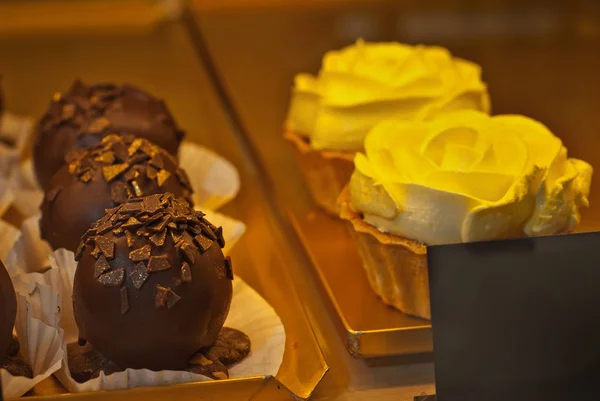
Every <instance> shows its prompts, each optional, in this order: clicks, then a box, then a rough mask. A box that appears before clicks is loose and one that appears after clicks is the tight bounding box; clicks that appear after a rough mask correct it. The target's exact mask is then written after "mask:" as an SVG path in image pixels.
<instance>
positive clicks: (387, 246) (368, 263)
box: [338, 186, 431, 319]
mask: <svg viewBox="0 0 600 401" xmlns="http://www.w3.org/2000/svg"><path fill="white" fill-rule="evenodd" d="M338 203H339V207H340V217H341V218H342V219H343V220H345V221H346V222H347V224H348V225H349V228H350V233H351V234H352V236H353V238H354V241H355V243H356V246H357V249H358V252H359V254H360V257H361V259H362V262H363V266H364V268H365V270H366V272H367V277H368V279H369V283H370V284H371V287H372V288H373V290H374V291H375V293H376V294H377V295H378V296H379V297H380V298H381V299H382V300H383V302H384V303H386V304H388V305H391V306H393V307H394V308H396V309H398V310H400V311H401V312H403V313H405V314H407V315H412V316H417V317H420V318H423V319H431V310H430V302H429V276H428V271H427V247H426V246H425V245H424V244H421V243H419V242H417V241H413V240H410V239H408V238H403V237H399V236H395V235H390V234H386V233H383V232H381V231H379V230H378V229H377V228H376V227H374V226H372V225H370V224H368V223H367V222H365V221H364V220H363V219H362V217H361V216H360V215H359V214H358V213H356V212H355V211H354V210H353V209H352V207H351V206H350V191H349V189H348V187H347V186H346V187H345V188H344V189H343V190H342V193H341V194H340V196H339V199H338Z"/></svg>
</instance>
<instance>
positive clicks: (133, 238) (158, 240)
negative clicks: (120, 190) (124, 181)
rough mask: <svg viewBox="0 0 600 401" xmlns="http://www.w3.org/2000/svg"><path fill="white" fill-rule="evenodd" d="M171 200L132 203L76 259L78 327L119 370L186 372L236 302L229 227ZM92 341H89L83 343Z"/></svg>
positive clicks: (89, 237) (115, 212)
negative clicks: (227, 255) (225, 236)
mask: <svg viewBox="0 0 600 401" xmlns="http://www.w3.org/2000/svg"><path fill="white" fill-rule="evenodd" d="M203 216H204V215H203V213H201V212H196V211H194V210H193V209H192V208H191V207H190V206H189V205H188V204H187V202H185V201H184V200H181V199H177V198H175V197H174V196H173V195H172V194H157V195H151V196H147V197H144V198H137V199H131V200H129V201H127V202H125V203H123V204H121V205H119V206H117V207H116V208H114V209H111V210H108V211H107V214H106V215H105V216H104V217H102V218H101V219H100V220H98V221H97V222H95V223H94V224H93V226H92V227H91V228H90V229H89V230H88V231H87V232H86V233H85V235H84V237H83V238H82V243H81V245H80V247H79V248H78V250H77V252H76V255H75V258H76V260H78V261H79V264H78V265H77V271H76V273H75V280H74V286H73V307H74V313H75V321H76V322H77V326H78V328H79V335H80V338H81V340H80V343H82V344H83V343H84V342H85V341H87V342H88V343H89V344H90V345H91V346H92V347H94V349H96V350H97V351H98V352H100V353H101V354H102V355H103V356H105V357H106V358H108V359H109V360H110V361H112V362H114V363H115V364H116V365H117V366H118V367H120V368H122V369H125V368H136V369H142V368H146V369H151V370H165V369H171V370H185V369H187V368H188V366H189V364H190V360H191V358H192V356H193V355H195V354H196V353H197V352H198V351H200V350H201V349H203V348H205V347H209V346H211V345H212V344H213V343H214V342H215V341H216V339H217V335H218V334H219V331H220V330H221V327H222V326H223V323H224V322H225V318H226V317H227V314H228V312H229V306H230V304H231V297H232V283H231V280H233V272H232V270H231V261H230V259H229V258H225V257H224V256H223V252H222V251H221V248H222V247H223V246H224V245H225V241H224V239H223V234H222V231H223V230H222V228H221V227H215V226H214V225H212V224H211V223H210V222H208V221H207V220H206V219H204V217H203ZM83 340H85V341H83Z"/></svg>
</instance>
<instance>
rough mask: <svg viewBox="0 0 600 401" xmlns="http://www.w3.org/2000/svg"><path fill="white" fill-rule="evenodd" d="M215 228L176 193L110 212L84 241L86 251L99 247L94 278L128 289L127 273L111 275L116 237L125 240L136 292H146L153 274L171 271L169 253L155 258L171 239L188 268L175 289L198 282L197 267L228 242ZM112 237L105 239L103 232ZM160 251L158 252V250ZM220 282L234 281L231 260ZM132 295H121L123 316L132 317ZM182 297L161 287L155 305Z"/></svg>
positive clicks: (139, 200) (220, 272) (137, 201)
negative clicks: (212, 249) (202, 257)
mask: <svg viewBox="0 0 600 401" xmlns="http://www.w3.org/2000/svg"><path fill="white" fill-rule="evenodd" d="M212 227H214V226H213V225H212V224H210V223H209V222H208V221H207V220H206V219H205V218H204V214H203V213H201V212H196V211H194V210H193V209H192V208H191V207H190V206H189V204H188V203H187V202H186V201H184V200H182V199H177V198H175V197H174V195H172V194H168V193H167V194H157V195H151V196H148V197H145V198H135V199H131V200H129V201H127V202H126V203H123V204H121V205H119V206H117V207H116V208H113V209H108V210H107V211H106V215H105V216H104V217H103V218H101V219H100V220H98V221H97V222H95V223H94V225H93V226H92V227H91V228H90V229H89V230H88V231H87V232H86V233H85V234H84V236H83V238H82V241H83V243H84V244H85V246H91V247H94V248H93V249H94V251H92V254H93V256H94V257H95V258H96V264H95V266H94V276H95V277H96V278H97V279H98V281H99V282H101V283H102V284H103V285H105V286H114V287H118V286H120V285H122V284H123V282H124V277H125V269H124V268H120V269H115V270H110V269H111V267H110V263H109V260H111V259H113V258H114V256H115V242H114V241H113V239H111V237H110V235H116V232H118V233H119V235H123V234H124V235H125V236H126V239H127V246H128V247H129V249H130V252H129V259H130V260H131V261H132V262H136V264H135V265H134V266H133V267H131V268H129V272H128V275H129V277H130V279H131V282H132V283H133V287H135V289H138V290H139V289H140V288H141V287H142V286H143V285H144V283H145V282H146V281H147V280H148V278H149V276H150V275H151V274H155V273H157V272H161V271H165V270H168V269H171V268H172V267H173V266H172V265H171V263H170V262H169V259H168V257H167V254H163V255H152V251H153V249H154V251H156V249H158V248H159V247H162V246H164V245H165V241H166V238H167V235H169V236H170V237H171V238H172V239H173V245H174V246H175V247H176V249H178V251H179V254H180V257H181V259H182V264H181V267H180V274H179V278H178V279H177V280H176V282H175V285H174V287H177V286H179V285H181V284H182V283H191V282H192V268H191V266H192V265H194V263H195V262H196V261H197V259H198V257H200V254H201V253H204V252H206V251H207V249H209V248H210V247H211V246H212V244H213V243H215V242H219V245H220V244H221V243H223V241H222V239H220V238H222V237H223V233H222V231H223V230H222V228H220V227H219V228H216V230H215V231H214V230H213V228H212ZM104 230H107V231H106V233H108V234H107V235H109V237H105V236H102V234H100V232H104ZM139 238H147V240H146V239H145V240H143V241H149V242H146V243H145V244H144V245H141V246H138V247H137V248H135V249H133V248H134V246H135V244H136V243H137V242H138V239H139ZM154 246H156V248H153V247H154ZM215 269H217V271H218V275H219V276H220V277H225V276H226V277H228V278H229V279H230V280H231V279H233V272H232V270H231V260H230V259H229V258H227V259H225V262H224V265H220V266H215ZM127 296H128V294H127V292H122V293H121V297H122V298H121V304H122V312H123V313H125V312H127V310H128V308H129V303H128V299H127ZM180 299H181V297H180V296H179V295H178V294H176V293H175V292H174V291H173V290H172V289H171V288H170V287H165V286H162V285H159V284H157V286H156V292H155V305H156V306H157V307H167V308H171V307H173V306H174V305H176V304H177V302H179V300H180Z"/></svg>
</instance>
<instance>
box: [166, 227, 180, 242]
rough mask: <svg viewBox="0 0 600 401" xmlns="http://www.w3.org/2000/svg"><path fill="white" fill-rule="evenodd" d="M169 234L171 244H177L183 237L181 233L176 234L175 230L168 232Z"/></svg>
mask: <svg viewBox="0 0 600 401" xmlns="http://www.w3.org/2000/svg"><path fill="white" fill-rule="evenodd" d="M169 234H171V238H172V239H173V243H174V244H177V243H178V242H181V241H182V240H183V236H182V235H181V233H179V232H177V230H174V229H171V230H169Z"/></svg>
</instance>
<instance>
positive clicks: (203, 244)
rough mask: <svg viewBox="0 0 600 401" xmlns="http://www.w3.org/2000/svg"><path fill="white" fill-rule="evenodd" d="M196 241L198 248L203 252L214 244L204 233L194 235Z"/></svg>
mask: <svg viewBox="0 0 600 401" xmlns="http://www.w3.org/2000/svg"><path fill="white" fill-rule="evenodd" d="M194 243H195V244H196V245H197V246H198V249H199V250H200V252H201V253H204V252H206V251H207V250H208V248H210V246H211V245H212V244H213V242H212V241H211V240H209V239H208V238H206V237H205V236H204V235H202V234H199V235H196V236H195V237H194Z"/></svg>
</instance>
